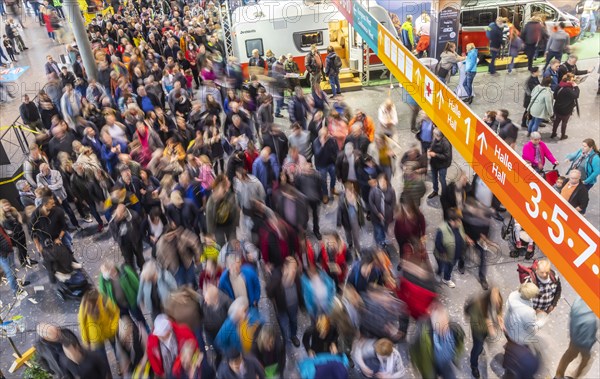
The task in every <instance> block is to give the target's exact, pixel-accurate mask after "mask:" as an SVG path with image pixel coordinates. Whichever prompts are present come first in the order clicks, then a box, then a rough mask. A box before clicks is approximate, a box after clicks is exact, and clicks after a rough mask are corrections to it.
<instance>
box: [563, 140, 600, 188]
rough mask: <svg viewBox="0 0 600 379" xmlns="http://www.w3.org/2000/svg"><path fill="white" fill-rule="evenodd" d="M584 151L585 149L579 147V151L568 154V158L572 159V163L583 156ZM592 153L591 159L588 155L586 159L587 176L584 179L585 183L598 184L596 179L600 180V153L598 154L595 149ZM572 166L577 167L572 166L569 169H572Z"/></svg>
mask: <svg viewBox="0 0 600 379" xmlns="http://www.w3.org/2000/svg"><path fill="white" fill-rule="evenodd" d="M582 153H583V151H582V150H581V149H579V150H578V151H576V152H574V153H571V154H569V155H567V159H568V160H570V161H571V165H572V164H573V162H575V161H576V160H577V159H578V158H579V157H580V156H581V154H582ZM590 154H592V156H591V159H590V157H587V158H586V159H585V160H584V165H585V176H586V177H585V180H584V181H583V184H588V185H589V184H596V180H598V175H600V155H598V154H596V153H595V152H593V151H592V152H591V153H590ZM572 168H576V167H571V168H569V170H571V169H572Z"/></svg>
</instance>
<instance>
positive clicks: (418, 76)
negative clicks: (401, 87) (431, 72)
mask: <svg viewBox="0 0 600 379" xmlns="http://www.w3.org/2000/svg"><path fill="white" fill-rule="evenodd" d="M415 76H416V77H417V82H421V69H420V68H417V71H415Z"/></svg>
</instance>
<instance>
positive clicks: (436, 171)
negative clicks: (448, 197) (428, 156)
mask: <svg viewBox="0 0 600 379" xmlns="http://www.w3.org/2000/svg"><path fill="white" fill-rule="evenodd" d="M447 171H448V169H447V168H433V167H432V168H431V181H432V182H433V192H438V193H439V187H438V177H439V181H440V183H442V192H444V191H446V172H447Z"/></svg>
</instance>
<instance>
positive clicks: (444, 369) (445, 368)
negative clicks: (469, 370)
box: [433, 360, 456, 379]
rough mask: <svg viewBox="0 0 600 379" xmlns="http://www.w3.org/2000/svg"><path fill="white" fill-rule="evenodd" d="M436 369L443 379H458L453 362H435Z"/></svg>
mask: <svg viewBox="0 0 600 379" xmlns="http://www.w3.org/2000/svg"><path fill="white" fill-rule="evenodd" d="M433 365H434V367H435V373H436V374H437V376H439V377H440V378H442V379H456V374H455V373H454V367H452V366H453V363H452V360H449V361H447V362H443V363H440V362H435V361H434V363H433Z"/></svg>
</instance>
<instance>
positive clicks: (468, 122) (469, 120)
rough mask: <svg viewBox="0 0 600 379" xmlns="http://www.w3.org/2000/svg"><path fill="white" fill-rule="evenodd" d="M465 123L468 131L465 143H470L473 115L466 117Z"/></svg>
mask: <svg viewBox="0 0 600 379" xmlns="http://www.w3.org/2000/svg"><path fill="white" fill-rule="evenodd" d="M465 125H466V126H467V133H466V135H467V136H466V140H465V143H466V144H468V143H469V136H470V135H471V117H467V118H466V119H465ZM483 138H485V137H483Z"/></svg>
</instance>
